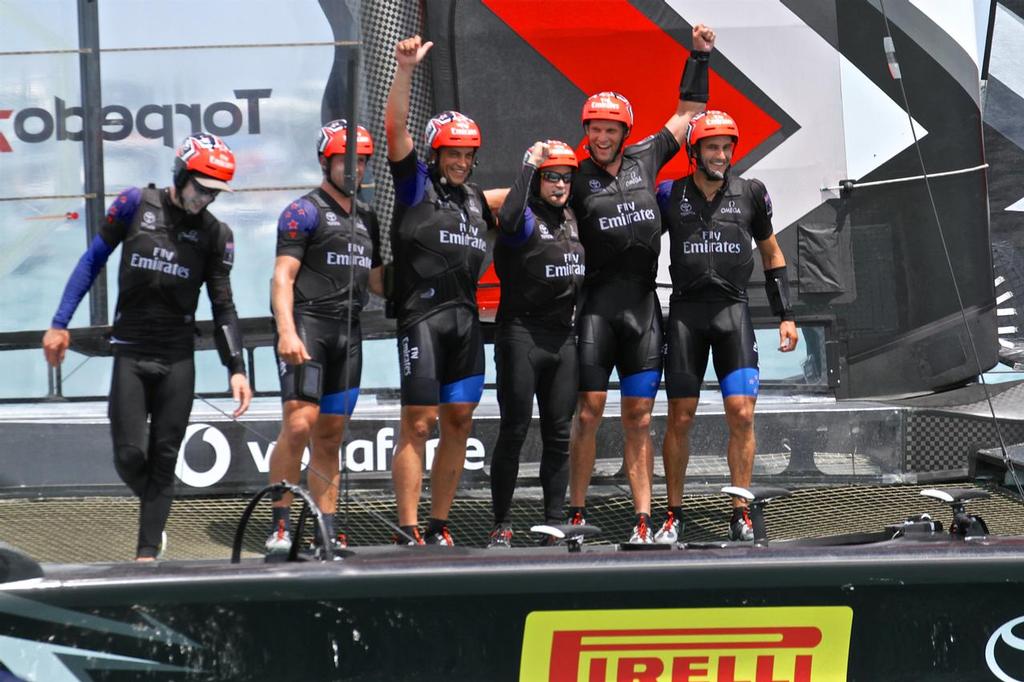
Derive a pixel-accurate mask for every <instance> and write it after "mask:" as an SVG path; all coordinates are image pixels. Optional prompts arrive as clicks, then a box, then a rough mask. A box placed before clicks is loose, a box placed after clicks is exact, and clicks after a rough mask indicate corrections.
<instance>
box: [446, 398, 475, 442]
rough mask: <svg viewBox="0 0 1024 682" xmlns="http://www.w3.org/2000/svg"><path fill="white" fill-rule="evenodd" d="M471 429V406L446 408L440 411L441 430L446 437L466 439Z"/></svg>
mask: <svg viewBox="0 0 1024 682" xmlns="http://www.w3.org/2000/svg"><path fill="white" fill-rule="evenodd" d="M472 429H473V406H465V407H464V406H461V405H460V406H458V407H454V406H448V407H447V409H442V411H441V430H442V432H443V433H444V434H446V435H452V436H459V437H467V436H469V432H470V431H471V430H472Z"/></svg>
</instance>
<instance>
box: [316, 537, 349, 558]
mask: <svg viewBox="0 0 1024 682" xmlns="http://www.w3.org/2000/svg"><path fill="white" fill-rule="evenodd" d="M347 548H348V538H347V537H345V534H344V533H338V537H337V538H335V539H333V540H331V558H332V559H333V560H334V561H341V559H342V557H341V555H340V554H339V552H340V551H341V550H343V549H347ZM323 555H324V548H323V547H322V546H321V545H316V546H315V547H314V548H313V556H315V557H316V558H317V559H322V558H323Z"/></svg>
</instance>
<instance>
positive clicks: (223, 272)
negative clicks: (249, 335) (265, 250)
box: [206, 223, 245, 374]
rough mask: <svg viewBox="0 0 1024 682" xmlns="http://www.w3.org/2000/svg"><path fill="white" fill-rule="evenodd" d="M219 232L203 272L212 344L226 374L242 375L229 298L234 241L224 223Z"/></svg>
mask: <svg viewBox="0 0 1024 682" xmlns="http://www.w3.org/2000/svg"><path fill="white" fill-rule="evenodd" d="M218 227H219V230H218V235H217V241H216V244H215V248H214V249H213V251H212V252H211V254H210V260H209V262H208V264H207V270H206V273H207V274H206V293H207V295H209V297H210V307H211V308H213V327H214V335H213V336H214V341H215V342H216V344H217V352H218V353H219V354H220V361H221V363H223V364H224V366H225V367H227V368H228V371H229V373H230V374H245V356H244V354H243V352H242V351H243V349H242V332H241V329H240V328H239V325H238V313H237V312H236V311H235V302H234V297H233V296H232V294H231V266H232V265H234V262H235V238H234V235H233V234H232V233H231V228H229V227H228V226H227V225H225V224H224V223H219V224H218Z"/></svg>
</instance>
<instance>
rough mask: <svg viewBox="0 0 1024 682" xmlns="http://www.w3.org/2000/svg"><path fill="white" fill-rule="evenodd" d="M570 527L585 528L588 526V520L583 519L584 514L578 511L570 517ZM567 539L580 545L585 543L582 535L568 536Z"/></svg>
mask: <svg viewBox="0 0 1024 682" xmlns="http://www.w3.org/2000/svg"><path fill="white" fill-rule="evenodd" d="M569 525H570V526H585V525H587V520H586V518H584V517H583V512H581V511H577V512H575V513H574V514H573V515H572V516H570V517H569ZM565 539H566V540H575V541H576V542H578V543H582V542H583V536H582V535H567V536H566V537H565Z"/></svg>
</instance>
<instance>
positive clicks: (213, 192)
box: [192, 178, 220, 198]
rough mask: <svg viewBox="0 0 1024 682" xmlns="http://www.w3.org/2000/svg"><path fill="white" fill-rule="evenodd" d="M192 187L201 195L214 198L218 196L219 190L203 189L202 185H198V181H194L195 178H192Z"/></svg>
mask: <svg viewBox="0 0 1024 682" xmlns="http://www.w3.org/2000/svg"><path fill="white" fill-rule="evenodd" d="M192 186H193V187H195V189H196V191H197V192H198V193H199V194H202V195H206V196H209V197H214V198H216V196H217V195H218V194H220V190H219V189H210V188H209V187H204V186H203V185H201V184H199V181H198V180H196V179H195V178H192Z"/></svg>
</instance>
